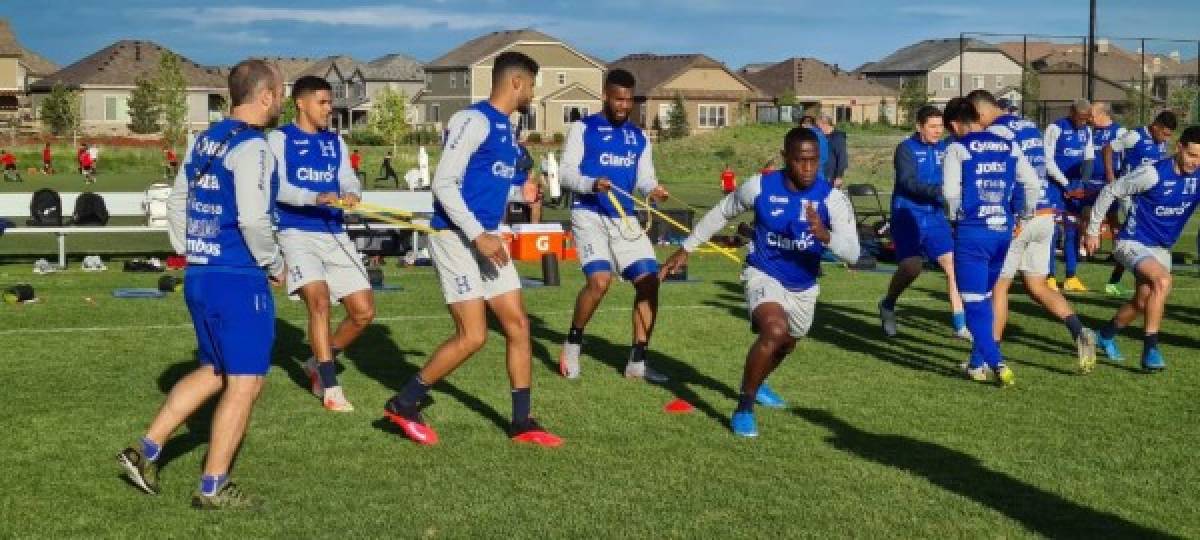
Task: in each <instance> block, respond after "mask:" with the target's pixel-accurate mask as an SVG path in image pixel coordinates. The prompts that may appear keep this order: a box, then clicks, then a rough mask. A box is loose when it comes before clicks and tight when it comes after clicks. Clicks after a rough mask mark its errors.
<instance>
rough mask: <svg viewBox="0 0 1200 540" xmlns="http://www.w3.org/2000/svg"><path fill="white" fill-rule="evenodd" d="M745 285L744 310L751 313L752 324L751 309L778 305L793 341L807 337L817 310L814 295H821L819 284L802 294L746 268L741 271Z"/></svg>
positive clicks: (752, 311) (752, 313)
mask: <svg viewBox="0 0 1200 540" xmlns="http://www.w3.org/2000/svg"><path fill="white" fill-rule="evenodd" d="M742 277H743V279H744V280H745V282H746V307H747V308H748V309H749V310H750V320H751V324H753V321H754V310H755V308H757V307H758V306H760V305H762V304H767V303H774V304H779V305H780V306H782V307H783V311H784V312H785V313H787V318H788V333H789V334H791V335H792V337H795V338H801V337H804V336H805V335H807V334H808V329H809V328H812V323H813V316H814V315H815V314H816V310H817V295H818V294H819V293H820V292H821V286H820V285H813V286H812V287H810V288H808V289H807V290H803V291H789V290H787V288H786V287H784V286H783V284H781V283H779V280H777V279H775V278H773V277H771V276H769V275H767V274H766V273H765V272H763V271H761V270H759V269H757V268H754V267H753V266H747V267H746V269H745V270H743V271H742Z"/></svg>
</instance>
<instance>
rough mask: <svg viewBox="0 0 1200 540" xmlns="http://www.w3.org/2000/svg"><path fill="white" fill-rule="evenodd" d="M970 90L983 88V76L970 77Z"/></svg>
mask: <svg viewBox="0 0 1200 540" xmlns="http://www.w3.org/2000/svg"><path fill="white" fill-rule="evenodd" d="M971 84H972V85H973V86H972V88H974V89H976V90H979V89H981V88H983V75H974V76H972V77H971Z"/></svg>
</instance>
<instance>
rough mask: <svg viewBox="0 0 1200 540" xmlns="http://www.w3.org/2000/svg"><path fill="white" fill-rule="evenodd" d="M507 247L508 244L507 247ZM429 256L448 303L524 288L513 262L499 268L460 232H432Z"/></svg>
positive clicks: (487, 296)
mask: <svg viewBox="0 0 1200 540" xmlns="http://www.w3.org/2000/svg"><path fill="white" fill-rule="evenodd" d="M504 249H505V250H507V249H508V246H505V247H504ZM429 256H430V258H431V259H433V268H434V269H435V270H437V275H438V281H439V282H441V285H442V296H443V297H445V298H446V303H447V304H457V303H459V302H465V301H467V300H474V299H476V298H482V299H484V300H491V299H492V298H494V297H497V296H500V295H502V294H504V293H507V292H509V291H515V290H518V289H520V288H521V277H520V276H518V275H517V267H516V266H514V265H513V263H512V262H511V261H510V262H509V263H508V264H506V265H504V266H502V267H500V268H496V265H495V264H493V263H492V261H490V260H488V259H486V258H484V256H483V255H481V254H480V253H479V250H478V249H476V248H475V244H473V243H471V242H470V241H469V240H467V237H466V236H465V235H463V234H462V233H461V232H459V231H454V230H444V231H437V232H435V233H433V234H430V235H429Z"/></svg>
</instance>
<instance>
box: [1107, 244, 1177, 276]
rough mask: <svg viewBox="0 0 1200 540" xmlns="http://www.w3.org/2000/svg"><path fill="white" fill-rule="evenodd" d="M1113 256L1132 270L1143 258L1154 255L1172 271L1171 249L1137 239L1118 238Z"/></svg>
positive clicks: (1164, 266) (1159, 262)
mask: <svg viewBox="0 0 1200 540" xmlns="http://www.w3.org/2000/svg"><path fill="white" fill-rule="evenodd" d="M1113 257H1114V258H1115V259H1116V260H1117V262H1119V263H1121V265H1122V266H1124V267H1125V268H1128V269H1130V270H1133V269H1134V268H1136V267H1137V264H1138V263H1140V262H1142V261H1143V260H1145V259H1148V258H1150V257H1154V259H1155V260H1157V261H1158V264H1161V265H1163V268H1166V269H1167V271H1168V272H1170V271H1171V250H1169V249H1165V248H1161V247H1157V246H1147V245H1146V244H1143V243H1141V242H1138V241H1137V240H1117V245H1116V247H1114V248H1113Z"/></svg>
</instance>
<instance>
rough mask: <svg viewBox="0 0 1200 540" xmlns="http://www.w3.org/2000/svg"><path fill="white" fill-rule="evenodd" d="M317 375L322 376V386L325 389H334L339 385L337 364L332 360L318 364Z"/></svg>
mask: <svg viewBox="0 0 1200 540" xmlns="http://www.w3.org/2000/svg"><path fill="white" fill-rule="evenodd" d="M317 374H318V375H320V376H321V386H323V387H325V388H333V387H335V386H337V385H338V380H337V364H335V363H334V362H333V361H332V360H330V361H328V362H317Z"/></svg>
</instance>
